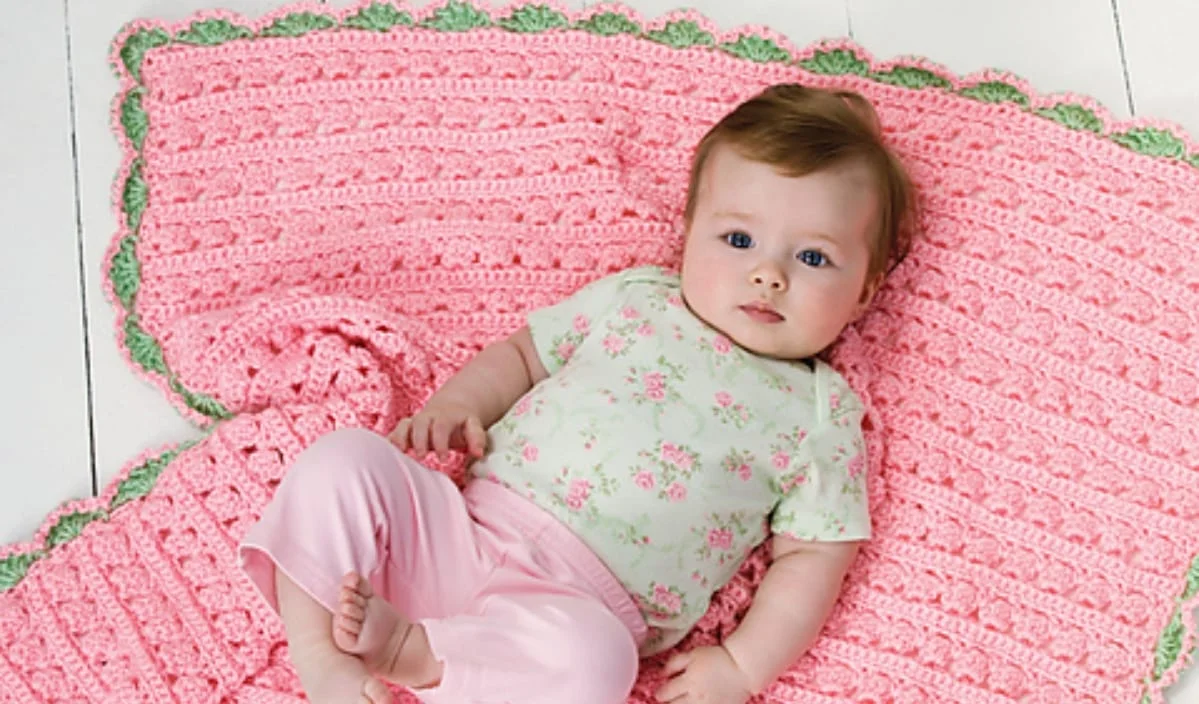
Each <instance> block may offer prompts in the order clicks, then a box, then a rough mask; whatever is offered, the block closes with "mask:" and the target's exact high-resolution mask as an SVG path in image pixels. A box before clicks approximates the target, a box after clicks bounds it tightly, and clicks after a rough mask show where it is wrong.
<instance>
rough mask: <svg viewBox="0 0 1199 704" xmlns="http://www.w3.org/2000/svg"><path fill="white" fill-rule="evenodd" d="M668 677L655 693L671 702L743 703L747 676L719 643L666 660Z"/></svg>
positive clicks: (747, 687)
mask: <svg viewBox="0 0 1199 704" xmlns="http://www.w3.org/2000/svg"><path fill="white" fill-rule="evenodd" d="M664 672H665V674H666V676H667V677H669V678H670V679H669V680H667V682H666V684H664V685H662V687H661V688H659V689H658V691H657V693H656V694H655V695H654V696H655V697H657V699H658V701H660V702H671V704H745V702H747V701H749V697H750V691H749V678H748V677H746V676H745V673H744V672H742V671H741V668H740V667H738V666H737V663H736V662H734V661H733V657H732V656H731V655H729V651H727V650H725V649H724V648H722V647H720V646H705V647H701V648H696V649H695V650H690V651H687V652H685V653H679V654H678V655H676V656H674V657H673V658H671V659H670V661H669V662H667V663H666V669H665V670H664Z"/></svg>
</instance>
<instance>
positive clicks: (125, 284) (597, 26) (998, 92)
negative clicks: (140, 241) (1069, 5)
mask: <svg viewBox="0 0 1199 704" xmlns="http://www.w3.org/2000/svg"><path fill="white" fill-rule="evenodd" d="M396 27H419V28H421V29H427V30H433V31H441V32H468V31H472V30H475V29H482V28H497V27H498V28H499V29H502V30H505V31H509V32H514V33H522V34H534V33H541V32H550V31H563V30H574V31H581V32H587V33H590V34H594V35H597V36H603V37H616V36H625V35H627V36H632V37H636V38H640V39H645V40H648V41H653V42H656V43H659V44H662V45H665V46H669V47H672V48H676V49H688V48H694V47H707V48H711V49H713V50H717V51H722V52H724V53H727V54H729V55H731V56H734V57H737V58H739V59H743V60H746V61H753V62H756V63H790V62H793V63H795V64H796V65H797V66H799V67H800V68H802V69H804V70H806V71H809V72H811V73H815V74H820V75H825V76H861V77H864V78H867V79H869V80H872V81H876V82H878V83H883V84H887V85H893V86H899V87H902V88H907V89H912V90H941V91H945V92H953V84H952V82H951V81H950V80H949V79H947V78H946V77H945V76H942V75H939V74H937V73H936V72H934V71H931V70H928V69H926V68H923V67H921V66H918V65H910V66H909V65H895V66H892V67H890V68H888V69H886V70H881V71H875V70H873V69H872V67H871V65H870V62H869V61H867V60H865V59H863V58H861V57H860V56H858V55H857V54H856V53H855V52H854V51H852V50H851V49H847V48H831V49H822V50H818V51H815V52H813V53H812V54H811V56H807V57H805V58H803V59H800V60H795V58H794V56H793V55H792V54H791V53H790V52H788V51H787V50H785V49H783V48H782V47H780V46H779V45H778V44H777V43H776V42H774V41H773V40H771V39H768V38H766V37H762V36H758V35H756V34H742V35H741V36H739V37H738V38H737V39H736V40H735V41H731V42H724V43H721V44H717V43H716V39H715V37H714V36H713V35H712V34H711V33H710V32H708V31H706V30H704V29H703V28H701V27H700V26H699V25H698V24H697V23H696V22H695V21H693V20H674V21H671V22H668V23H666V24H665V25H664V26H662V27H661V28H658V29H651V30H648V31H647V30H646V29H645V28H644V27H642V26H641V25H639V24H638V23H637V22H635V21H633V20H632V19H630V18H628V17H626V16H625V15H623V14H620V13H617V12H601V13H597V14H594V15H592V16H590V17H588V18H587V19H584V20H581V21H578V22H576V23H574V24H571V23H570V20H569V18H568V17H567V16H565V15H563V14H562V13H561V12H559V11H557V10H554V9H552V8H550V7H548V6H546V5H543V4H538V3H528V4H526V5H522V6H520V7H518V8H515V9H513V10H512V11H511V12H510V13H509V14H508V15H506V16H505V17H503V18H500V19H498V20H493V19H492V16H491V15H490V14H488V13H487V12H485V11H482V10H480V9H478V8H476V7H474V6H473V5H472V4H470V3H469V2H463V1H462V0H451V2H448V3H447V4H446V5H444V6H442V7H441V8H439V9H438V10H436V11H435V13H434V15H433V16H432V17H429V18H428V19H426V20H424V21H423V22H421V23H419V25H418V24H416V22H415V20H414V18H413V16H412V15H411V14H410V13H409V12H408V11H406V10H400V9H398V8H396V7H395V6H394V5H392V4H391V3H388V2H378V1H377V2H374V3H372V4H370V5H369V6H366V7H363V8H362V9H361V10H359V11H358V12H357V13H356V14H354V15H352V16H349V17H347V18H346V19H345V20H344V21H342V22H338V20H337V19H336V18H334V17H333V16H331V15H326V14H323V13H318V12H311V11H305V12H295V13H291V14H288V15H284V16H282V17H280V18H278V19H276V20H275V21H274V22H273V23H272V24H271V25H270V26H268V27H266V28H264V29H262V30H261V31H260V32H258V33H257V34H255V32H254V31H253V30H251V29H250V28H248V27H243V26H240V25H236V24H233V23H231V22H229V21H227V20H204V21H197V22H193V23H192V24H191V25H190V26H189V27H188V28H187V29H185V30H182V31H179V32H178V33H177V34H176V35H175V36H174V37H172V36H170V34H168V33H167V32H166V31H164V30H163V29H161V28H152V29H145V28H143V29H140V30H138V31H136V32H133V33H132V34H130V35H129V36H128V37H126V39H125V41H124V44H123V45H122V46H121V48H120V50H119V52H118V55H119V57H120V60H121V62H122V63H123V64H124V66H125V68H126V70H127V71H128V72H129V75H130V76H131V77H132V78H133V79H134V81H135V83H136V84H137V85H136V86H135V87H133V88H131V89H130V90H129V91H128V93H127V94H126V96H125V97H124V99H123V101H122V103H121V105H120V124H121V127H122V129H123V131H124V133H125V136H126V138H127V139H128V140H129V143H130V144H131V145H132V146H133V148H134V151H135V152H136V153H137V158H136V159H134V161H133V164H132V166H131V167H130V170H129V174H128V175H127V177H126V180H125V183H124V186H123V188H122V192H121V193H122V195H121V210H122V212H123V213H124V215H125V219H126V222H127V224H128V227H129V231H130V233H131V234H129V235H127V236H126V237H124V238H123V239H122V240H121V242H120V244H119V246H118V250H117V252H116V253H115V254H114V256H113V260H112V265H111V267H110V269H109V276H110V278H111V280H112V282H113V288H114V291H115V293H116V297H117V299H118V300H119V301H120V303H121V306H122V307H123V308H124V309H125V312H126V319H125V325H124V344H125V346H126V348H127V349H128V350H129V353H130V356H131V358H132V359H133V360H134V361H135V362H136V363H137V364H138V365H139V366H141V367H142V368H143V369H145V370H147V371H149V372H153V373H157V374H160V375H163V376H164V377H165V378H166V379H167V381H168V385H169V386H170V388H171V390H173V391H175V392H176V393H178V394H179V396H180V398H182V399H183V401H184V403H185V404H186V405H187V406H188V407H189V408H191V409H192V410H194V411H196V412H197V413H199V414H201V415H202V416H204V417H206V418H209V419H212V420H214V421H218V422H219V421H224V420H228V419H229V418H232V414H231V413H230V412H229V411H228V410H227V409H226V408H225V407H224V406H222V405H221V404H220V403H219V402H218V401H217V400H216V399H214V398H212V397H211V396H209V395H206V394H202V393H196V392H193V391H190V390H188V389H186V388H185V387H184V386H183V385H182V383H181V382H180V381H179V379H178V378H177V377H176V376H175V375H174V374H173V373H172V372H171V371H170V370H169V369H168V367H167V365H166V362H165V360H164V359H163V354H162V349H161V347H160V345H159V344H158V342H157V340H155V339H154V338H153V337H152V336H151V335H150V334H149V333H147V332H146V331H145V330H144V329H143V328H142V327H141V326H140V324H139V323H138V316H137V315H136V314H135V313H134V312H133V310H134V303H135V299H136V296H137V291H138V288H139V286H140V277H141V273H140V263H139V262H138V259H137V253H136V245H137V233H138V231H139V229H140V226H141V217H142V214H143V213H144V211H145V208H146V204H147V198H148V192H147V188H146V184H145V181H144V178H143V176H142V161H141V150H142V146H143V144H144V140H145V136H146V133H147V131H148V129H149V123H148V119H147V117H146V114H145V111H144V109H143V108H142V104H141V91H142V90H143V89H144V86H143V85H142V76H141V68H142V63H143V61H144V60H145V56H146V54H147V53H148V52H150V51H152V50H154V49H156V48H159V47H163V46H167V45H169V44H171V43H179V44H186V45H193V46H218V45H220V44H225V43H228V42H233V41H254V40H257V39H259V38H275V37H299V36H304V35H306V34H310V33H313V32H321V31H329V30H341V31H370V32H387V31H390V30H392V29H393V28H396ZM956 94H957V95H960V96H962V97H965V98H969V99H972V100H977V101H980V102H987V103H996V104H1009V105H1015V106H1017V107H1019V108H1021V109H1023V110H1025V111H1027V112H1030V113H1032V114H1035V115H1037V116H1040V117H1042V118H1044V119H1047V120H1051V121H1053V122H1055V123H1057V124H1059V125H1062V126H1063V127H1066V128H1068V129H1071V130H1075V131H1081V132H1090V133H1092V134H1095V135H1098V136H1100V137H1103V138H1105V139H1108V140H1110V141H1112V142H1114V143H1116V144H1119V145H1121V146H1123V147H1125V148H1126V149H1129V150H1131V151H1133V152H1136V153H1138V154H1143V155H1146V156H1150V157H1155V158H1163V159H1170V160H1174V161H1179V162H1181V163H1184V164H1188V165H1190V166H1191V167H1193V168H1196V169H1199V152H1197V153H1193V154H1188V153H1187V150H1186V144H1185V142H1184V141H1183V140H1182V139H1180V138H1179V137H1178V135H1175V134H1173V133H1171V132H1169V131H1166V130H1162V129H1157V128H1152V127H1145V128H1135V129H1130V130H1127V131H1125V132H1120V133H1115V134H1107V135H1104V134H1103V122H1102V120H1101V119H1100V118H1099V117H1098V116H1097V115H1095V113H1094V112H1093V111H1092V110H1090V109H1089V108H1087V107H1085V106H1083V105H1078V104H1074V103H1068V102H1062V103H1059V104H1057V105H1054V106H1051V107H1048V108H1036V109H1033V108H1032V107H1031V103H1030V100H1029V96H1028V95H1026V94H1025V93H1024V92H1023V91H1022V90H1020V89H1019V88H1017V87H1016V86H1014V85H1011V84H1009V83H1005V82H1003V81H999V80H990V81H982V82H979V83H977V84H974V85H970V86H965V87H963V88H961V89H959V90H957V91H956ZM210 431H211V429H210ZM188 447H190V445H188ZM179 451H182V450H179ZM179 451H175V452H174V453H166V454H164V455H162V456H160V457H159V458H156V459H154V460H150V461H149V462H147V463H145V464H143V465H142V466H141V467H138V468H137V469H135V470H133V471H131V472H130V474H129V476H128V477H127V478H126V479H125V480H124V481H123V482H122V483H121V485H120V486H119V488H118V490H117V494H116V496H115V497H114V499H113V501H112V504H111V505H110V507H109V508H108V510H107V511H98V512H92V513H87V514H70V515H68V516H64V517H62V518H61V519H60V520H59V522H58V523H57V524H56V525H55V526H54V528H52V529H51V531H50V532H49V534H48V536H47V543H48V544H47V549H49V548H53V547H54V545H57V544H61V543H63V542H66V541H68V540H70V539H71V538H73V537H74V536H75V535H78V534H79V532H80V531H82V529H83V528H84V527H85V526H86V525H88V524H89V523H91V522H92V521H95V520H106V519H107V516H108V514H109V512H111V511H112V510H115V509H116V508H118V507H119V506H121V505H124V504H125V503H128V502H130V501H135V500H138V499H140V498H142V497H144V496H145V495H146V494H148V493H149V492H150V491H151V490H152V489H153V487H154V484H155V482H156V481H157V479H158V476H159V474H160V473H161V471H162V469H163V468H164V467H166V466H167V465H168V464H169V463H170V461H171V460H172V459H174V457H175V455H176V454H178V452H179ZM52 540H53V541H54V542H53V543H52V544H51V541H52ZM43 554H44V553H43V552H34V553H24V554H20V555H12V556H9V557H7V558H4V559H2V560H0V592H3V591H5V590H6V589H10V588H12V586H14V585H15V584H16V583H18V582H19V581H20V580H21V578H22V577H23V576H24V574H25V573H26V571H27V570H28V569H29V566H30V565H31V564H33V562H35V561H36V560H37V559H39V558H40V557H41V556H42V555H43ZM1185 579H1186V586H1185V589H1184V592H1183V596H1182V597H1180V598H1179V602H1180V603H1181V602H1182V601H1184V600H1186V599H1190V598H1191V597H1193V596H1194V595H1195V593H1196V592H1197V591H1199V556H1197V557H1196V558H1195V561H1194V562H1193V563H1192V564H1191V567H1190V569H1189V570H1188V572H1187V574H1186V577H1185ZM1184 640H1185V638H1184V633H1183V627H1182V622H1181V619H1180V616H1179V611H1178V610H1177V608H1176V610H1175V612H1174V616H1173V618H1172V619H1171V620H1170V622H1169V624H1168V625H1167V626H1166V628H1165V629H1164V630H1163V631H1162V634H1161V636H1160V637H1159V638H1158V641H1157V644H1156V647H1155V650H1154V668H1153V672H1152V673H1151V678H1152V679H1151V680H1149V679H1147V680H1146V681H1145V686H1146V688H1148V686H1149V685H1150V684H1151V683H1152V682H1156V681H1157V680H1158V679H1160V677H1161V675H1162V674H1163V673H1164V672H1165V671H1166V670H1167V669H1169V667H1170V666H1171V665H1172V664H1174V663H1176V662H1177V661H1178V658H1179V657H1181V655H1182V648H1183V643H1184ZM1144 701H1148V696H1146V697H1145V700H1144Z"/></svg>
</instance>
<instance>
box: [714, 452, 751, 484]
mask: <svg viewBox="0 0 1199 704" xmlns="http://www.w3.org/2000/svg"><path fill="white" fill-rule="evenodd" d="M757 461H758V458H757V457H756V456H755V455H754V453H752V452H750V451H749V450H729V452H728V454H727V455H725V456H724V459H722V460H721V461H720V466H721V467H723V468H724V471H726V472H730V473H732V474H736V475H737V476H738V477H739V478H740V479H741V481H743V482H747V481H749V480H750V479H753V478H754V464H756V463H757Z"/></svg>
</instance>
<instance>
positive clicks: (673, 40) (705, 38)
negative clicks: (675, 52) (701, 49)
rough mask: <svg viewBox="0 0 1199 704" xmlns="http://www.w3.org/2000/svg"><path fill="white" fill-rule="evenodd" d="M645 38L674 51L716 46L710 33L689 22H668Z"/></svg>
mask: <svg viewBox="0 0 1199 704" xmlns="http://www.w3.org/2000/svg"><path fill="white" fill-rule="evenodd" d="M645 36H646V38H648V39H651V40H653V41H655V42H658V43H659V44H665V45H667V46H669V47H673V48H675V49H686V48H687V47H692V46H713V45H714V44H716V39H715V38H714V37H713V36H712V34H711V33H710V32H705V31H704V30H702V29H700V28H699V25H698V24H696V23H695V22H692V21H691V20H677V21H675V22H670V23H668V24H667V25H666V26H665V27H663V28H662V29H655V30H653V31H651V32H648V33H647V34H646V35H645Z"/></svg>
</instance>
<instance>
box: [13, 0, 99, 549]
mask: <svg viewBox="0 0 1199 704" xmlns="http://www.w3.org/2000/svg"><path fill="white" fill-rule="evenodd" d="M0 65H4V66H7V67H11V70H7V71H4V72H3V73H2V74H0V94H3V95H5V96H7V102H6V103H5V107H4V108H3V109H0V132H2V133H3V134H4V135H5V139H3V140H0V164H3V168H2V169H0V212H3V213H4V219H5V230H6V232H5V240H6V241H7V242H8V253H7V256H5V257H0V330H3V331H4V336H5V344H4V345H3V348H2V349H3V352H2V353H0V354H2V355H3V357H2V359H3V364H4V376H3V385H2V386H0V391H2V393H3V395H4V397H5V399H6V401H7V402H6V404H5V411H4V432H3V433H0V481H2V482H3V488H2V489H0V542H3V543H9V542H13V541H16V540H26V539H28V538H30V537H32V533H33V531H34V530H35V529H36V528H37V527H38V526H39V525H40V523H41V520H42V518H43V517H44V516H45V515H46V514H47V513H49V512H50V510H51V509H53V508H54V507H55V506H56V505H57V504H59V503H60V502H61V501H62V500H64V499H68V498H82V497H86V496H90V495H91V487H92V478H91V447H90V445H91V442H90V440H89V437H88V435H89V432H88V415H87V380H86V377H85V370H86V364H85V361H84V334H83V313H82V302H81V300H80V288H79V254H78V252H79V236H78V228H77V227H76V208H75V164H74V159H73V156H72V152H71V107H70V91H69V89H68V76H67V42H66V33H65V17H64V12H63V6H62V3H46V2H37V3H15V4H13V5H12V6H11V7H9V13H8V16H7V17H6V18H5V21H4V22H3V23H0ZM18 67H19V68H18Z"/></svg>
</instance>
